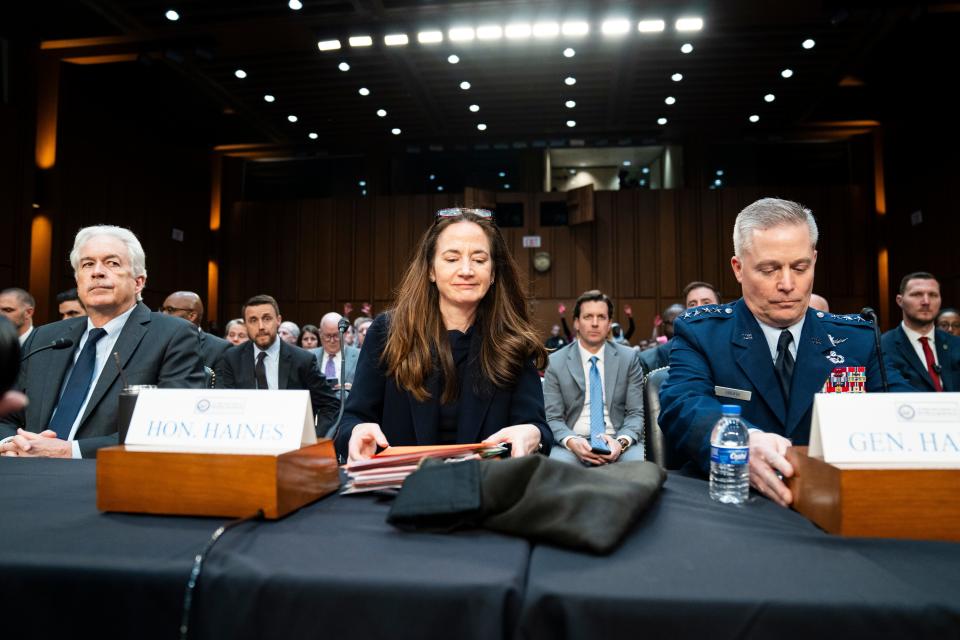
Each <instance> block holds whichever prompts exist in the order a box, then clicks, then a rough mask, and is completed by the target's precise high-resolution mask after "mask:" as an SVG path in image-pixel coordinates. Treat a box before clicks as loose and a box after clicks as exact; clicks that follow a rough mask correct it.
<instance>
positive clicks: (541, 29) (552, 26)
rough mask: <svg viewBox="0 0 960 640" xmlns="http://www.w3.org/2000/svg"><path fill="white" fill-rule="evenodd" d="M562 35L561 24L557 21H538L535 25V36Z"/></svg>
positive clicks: (553, 36) (550, 36) (551, 36)
mask: <svg viewBox="0 0 960 640" xmlns="http://www.w3.org/2000/svg"><path fill="white" fill-rule="evenodd" d="M558 35H560V24H559V23H557V22H537V23H534V25H533V37H534V38H556V37H557V36H558Z"/></svg>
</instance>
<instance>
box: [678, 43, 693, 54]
mask: <svg viewBox="0 0 960 640" xmlns="http://www.w3.org/2000/svg"><path fill="white" fill-rule="evenodd" d="M680 53H693V45H692V44H690V43H689V42H687V43H684V45H683V46H682V47H680Z"/></svg>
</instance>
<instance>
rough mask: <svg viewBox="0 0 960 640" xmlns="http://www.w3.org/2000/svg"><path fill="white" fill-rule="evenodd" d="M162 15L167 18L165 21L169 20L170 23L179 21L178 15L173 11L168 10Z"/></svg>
mask: <svg viewBox="0 0 960 640" xmlns="http://www.w3.org/2000/svg"><path fill="white" fill-rule="evenodd" d="M163 15H165V16H166V17H167V20H169V21H170V22H176V21H177V20H179V19H180V14H179V13H177V12H176V11H174V10H173V9H170V10H169V11H167V12H166V13H165V14H163Z"/></svg>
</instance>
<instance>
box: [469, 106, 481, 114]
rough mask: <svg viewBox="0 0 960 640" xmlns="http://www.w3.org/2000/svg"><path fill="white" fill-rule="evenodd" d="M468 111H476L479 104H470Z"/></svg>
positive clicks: (478, 108)
mask: <svg viewBox="0 0 960 640" xmlns="http://www.w3.org/2000/svg"><path fill="white" fill-rule="evenodd" d="M470 111H472V112H474V113H476V112H477V111H480V105H478V104H472V105H470Z"/></svg>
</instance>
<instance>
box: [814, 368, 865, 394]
mask: <svg viewBox="0 0 960 640" xmlns="http://www.w3.org/2000/svg"><path fill="white" fill-rule="evenodd" d="M866 390H867V368H866V367H834V368H833V371H831V372H830V377H829V378H827V381H826V382H824V383H823V389H822V391H821V392H822V393H865V392H866Z"/></svg>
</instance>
